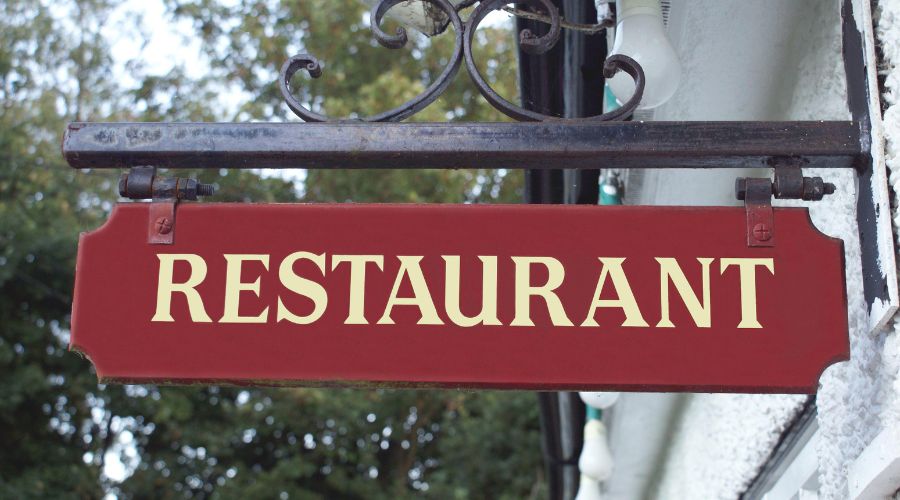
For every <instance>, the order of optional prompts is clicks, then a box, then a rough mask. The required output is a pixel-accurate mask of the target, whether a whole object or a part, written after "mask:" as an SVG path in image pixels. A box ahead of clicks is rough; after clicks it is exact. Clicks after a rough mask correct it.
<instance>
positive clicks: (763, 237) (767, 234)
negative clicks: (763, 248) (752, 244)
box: [753, 222, 772, 241]
mask: <svg viewBox="0 0 900 500" xmlns="http://www.w3.org/2000/svg"><path fill="white" fill-rule="evenodd" d="M753 237H754V238H756V241H769V240H770V239H772V230H771V229H770V228H769V225H768V224H765V223H762V222H760V223H759V224H757V225H755V226H753Z"/></svg>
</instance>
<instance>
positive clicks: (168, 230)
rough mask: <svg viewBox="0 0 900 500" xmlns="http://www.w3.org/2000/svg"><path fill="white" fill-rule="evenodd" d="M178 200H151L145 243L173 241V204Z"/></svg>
mask: <svg viewBox="0 0 900 500" xmlns="http://www.w3.org/2000/svg"><path fill="white" fill-rule="evenodd" d="M177 204H178V200H174V199H167V200H153V202H151V203H150V217H149V218H148V221H147V243H149V244H151V245H171V244H172V243H174V242H175V206H176V205H177Z"/></svg>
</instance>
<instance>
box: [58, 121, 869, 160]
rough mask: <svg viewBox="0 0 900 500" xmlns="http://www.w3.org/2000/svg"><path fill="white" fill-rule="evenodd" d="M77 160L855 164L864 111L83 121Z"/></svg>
mask: <svg viewBox="0 0 900 500" xmlns="http://www.w3.org/2000/svg"><path fill="white" fill-rule="evenodd" d="M63 154H64V155H65V157H66V160H67V161H68V162H69V165H71V166H72V167H75V168H123V167H131V166H135V165H153V166H157V167H170V168H531V169H553V168H597V167H599V166H601V165H602V166H603V167H604V168H672V167H681V168H744V167H767V166H771V165H772V163H771V162H772V160H773V159H774V158H783V157H793V158H798V159H800V160H801V161H803V162H806V163H805V165H806V166H810V167H825V168H847V167H853V166H854V165H855V163H856V160H857V159H858V158H859V157H860V156H861V155H862V154H863V148H862V147H861V145H860V129H859V124H858V122H855V121H818V122H597V123H584V122H581V123H573V122H567V121H559V122H543V123H358V122H349V123H348V122H340V123H73V124H71V125H69V128H68V130H66V134H65V137H64V139H63Z"/></svg>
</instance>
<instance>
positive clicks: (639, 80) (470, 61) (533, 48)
mask: <svg viewBox="0 0 900 500" xmlns="http://www.w3.org/2000/svg"><path fill="white" fill-rule="evenodd" d="M507 3H509V2H508V1H506V0H484V1H482V2H481V3H479V4H478V7H476V8H475V11H474V12H472V16H471V17H470V18H469V20H468V21H467V22H466V34H465V44H464V52H465V57H466V69H467V70H468V71H469V76H470V77H471V78H472V82H473V83H475V86H476V87H478V91H479V92H481V95H482V96H484V98H485V99H486V100H487V101H488V102H489V103H491V106H493V107H494V108H496V109H497V110H499V111H500V112H502V113H503V114H505V115H506V116H509V117H510V118H514V119H516V120H519V121H548V120H561V119H562V118H560V117H557V116H551V115H545V114H543V113H538V112H536V111H531V110H528V109H525V108H523V107H521V106H517V105H515V104H513V103H511V102H509V101H507V100H506V99H504V98H503V97H501V96H500V94H498V93H497V92H496V91H494V89H493V88H491V86H490V84H488V83H487V82H486V81H485V79H484V77H483V76H481V72H479V71H478V66H477V65H476V64H475V56H474V54H473V50H472V40H473V39H474V37H475V32H476V31H477V30H478V24H479V23H481V21H482V20H483V19H484V18H485V17H486V16H487V15H488V14H490V13H491V11H494V10H498V9H501V8H503V7H504V6H505V5H506V4H507ZM528 3H530V4H541V6H542V7H543V8H544V10H545V11H546V12H547V13H548V14H549V17H550V21H551V26H550V31H549V32H548V33H547V34H546V35H544V36H543V37H535V36H534V35H533V34H532V33H531V32H530V31H528V30H522V31H521V32H520V33H519V45H520V46H521V47H522V50H524V51H525V52H528V53H532V54H541V53H544V52H546V51H548V50H550V49H552V48H553V46H554V45H556V42H557V40H558V39H559V28H560V27H559V24H560V18H559V11H558V10H557V9H556V6H554V5H553V4H552V3H550V2H549V0H529V2H528ZM619 71H625V72H626V73H628V74H629V75H630V76H631V78H633V79H634V94H632V96H631V98H630V99H628V101H627V102H625V103H624V104H623V105H622V106H621V107H619V108H617V109H614V110H612V111H609V112H607V113H603V114H602V115H596V116H588V117H585V118H568V120H573V121H612V120H622V119H625V118H627V117H628V116H630V115H631V114H632V113H633V112H634V110H635V109H636V108H637V107H638V105H639V104H640V102H641V97H642V96H643V94H644V70H643V69H642V68H641V65H640V64H638V63H637V61H635V60H634V59H632V58H630V57H628V56H624V55H613V56H610V57H609V58H607V59H606V62H605V63H604V65H603V76H604V77H606V78H612V77H613V76H614V75H615V74H616V73H617V72H619ZM597 91H598V92H602V91H603V89H597Z"/></svg>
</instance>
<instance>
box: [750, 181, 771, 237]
mask: <svg viewBox="0 0 900 500" xmlns="http://www.w3.org/2000/svg"><path fill="white" fill-rule="evenodd" d="M746 189H747V191H746V194H745V195H744V209H745V210H746V212H747V246H748V247H774V246H775V211H774V210H773V209H772V181H770V180H769V179H762V178H759V179H757V178H750V179H746Z"/></svg>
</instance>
